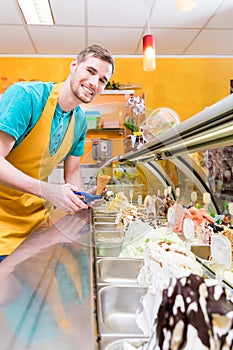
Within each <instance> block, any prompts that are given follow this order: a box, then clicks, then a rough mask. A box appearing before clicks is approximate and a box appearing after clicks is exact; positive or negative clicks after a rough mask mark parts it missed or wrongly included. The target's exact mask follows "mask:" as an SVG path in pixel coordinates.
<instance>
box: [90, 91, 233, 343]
mask: <svg viewBox="0 0 233 350" xmlns="http://www.w3.org/2000/svg"><path fill="white" fill-rule="evenodd" d="M232 117H233V96H229V97H226V98H225V99H223V100H221V101H219V102H218V103H216V104H214V105H213V106H211V107H209V108H206V109H205V110H203V111H201V112H200V113H198V114H197V115H195V116H193V117H192V118H190V119H189V120H187V121H186V122H184V123H181V124H179V125H177V126H175V127H174V128H172V129H169V130H168V131H165V132H164V133H161V134H159V135H158V136H157V137H155V138H154V140H151V141H149V142H147V143H145V144H140V145H139V146H138V147H137V149H134V150H133V151H131V152H128V153H127V154H124V155H120V156H119V157H118V159H117V160H116V159H115V160H114V162H115V164H114V165H113V167H112V169H113V173H114V174H115V175H116V174H117V173H118V172H119V174H120V175H121V176H122V173H124V169H127V167H129V168H130V167H132V168H133V169H136V172H137V177H136V179H135V182H134V183H133V184H131V186H132V188H131V195H130V194H129V193H128V192H127V193H126V192H124V187H123V186H122V188H121V187H120V185H119V182H118V191H117V193H116V195H115V198H114V199H113V200H112V203H111V202H110V203H107V204H106V203H104V205H103V207H99V208H96V209H94V210H93V211H92V215H93V218H92V222H93V239H94V247H95V248H94V249H95V275H96V291H97V298H96V301H97V320H98V332H99V348H100V349H101V350H116V349H117V350H125V349H130V350H133V349H140V350H152V349H153V350H155V349H156V350H157V349H158V350H162V349H193V350H195V349H211V350H214V349H221V348H224V349H232V346H233V294H232V293H233V292H232V291H233V266H232V243H233V229H232V214H233V213H232V202H233V192H232V181H233V178H232V165H233V163H232V145H233V134H232V131H233V130H232V129H233V124H232V119H233V118H232ZM225 160H226V161H227V162H225ZM116 169H117V171H116ZM119 169H121V170H119ZM138 185H140V187H139V189H138V188H137V190H136V187H134V186H138ZM218 293H219V294H218ZM217 294H218V296H217ZM220 320H221V321H220ZM220 323H221V325H220Z"/></svg>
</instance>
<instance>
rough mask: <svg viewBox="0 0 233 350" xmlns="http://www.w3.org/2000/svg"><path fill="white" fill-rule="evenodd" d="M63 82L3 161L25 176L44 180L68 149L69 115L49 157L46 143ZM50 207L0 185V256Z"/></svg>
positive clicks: (46, 215)
mask: <svg viewBox="0 0 233 350" xmlns="http://www.w3.org/2000/svg"><path fill="white" fill-rule="evenodd" d="M62 86H63V83H59V84H55V85H54V87H53V89H52V92H51V94H50V96H49V98H48V101H47V103H46V106H45V108H44V110H43V113H42V114H41V116H40V118H39V120H38V122H37V124H36V125H35V126H34V128H33V129H32V130H31V131H30V133H29V134H28V135H27V136H26V138H25V139H24V140H23V141H22V142H21V143H20V144H19V145H18V146H17V147H16V148H15V149H13V151H12V152H10V153H9V154H8V156H7V157H6V159H7V160H8V161H9V162H10V163H11V164H12V165H14V166H15V167H16V168H18V169H19V170H21V171H22V172H24V173H25V174H27V175H29V176H31V177H34V178H36V179H40V180H42V181H47V178H48V176H49V175H50V174H51V172H52V170H53V169H54V168H55V167H56V166H57V164H58V163H59V162H60V161H61V160H62V159H63V158H64V157H65V156H66V155H67V153H68V152H69V150H70V149H71V146H72V143H73V137H74V116H72V118H71V121H70V124H69V127H68V129H67V131H66V134H65V136H64V139H63V141H62V144H61V146H60V147H59V149H58V150H57V152H56V153H55V154H54V155H53V156H51V155H50V152H49V140H50V132H51V126H52V119H53V115H54V112H55V109H56V105H57V101H58V97H59V93H60V90H61V88H62ZM52 210H53V208H52V205H51V204H50V203H48V202H46V201H45V200H43V199H41V198H38V197H37V196H34V195H32V194H29V193H24V192H21V191H17V190H14V189H12V188H9V187H6V186H3V185H1V184H0V255H9V254H10V253H11V252H12V251H13V250H14V249H15V248H16V247H17V246H18V245H19V244H20V243H21V242H22V241H23V240H24V239H25V238H26V237H27V236H28V235H29V233H31V232H32V231H33V229H34V228H35V227H37V226H38V225H39V224H41V223H42V222H48V219H49V214H50V213H51V212H52Z"/></svg>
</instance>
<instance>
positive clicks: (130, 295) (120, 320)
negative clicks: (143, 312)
mask: <svg viewBox="0 0 233 350" xmlns="http://www.w3.org/2000/svg"><path fill="white" fill-rule="evenodd" d="M146 291H147V288H144V287H139V286H120V285H118V286H114V285H108V286H101V287H98V286H97V315H98V326H99V333H100V335H104V334H105V335H106V334H108V335H118V336H123V335H125V336H134V337H142V336H144V337H145V335H144V334H143V333H142V331H141V330H140V329H139V328H138V326H137V324H136V310H137V309H138V308H140V300H141V298H142V297H143V295H144V294H145V293H146Z"/></svg>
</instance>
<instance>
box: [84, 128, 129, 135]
mask: <svg viewBox="0 0 233 350" xmlns="http://www.w3.org/2000/svg"><path fill="white" fill-rule="evenodd" d="M105 131H116V132H118V133H119V134H121V135H122V134H123V132H124V129H123V128H102V129H88V130H87V132H98V133H100V132H103V133H104V132H105Z"/></svg>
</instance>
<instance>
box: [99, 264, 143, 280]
mask: <svg viewBox="0 0 233 350" xmlns="http://www.w3.org/2000/svg"><path fill="white" fill-rule="evenodd" d="M142 266H143V259H123V258H122V259H121V258H103V259H98V260H97V262H96V279H97V283H98V284H121V285H122V284H126V285H137V276H138V274H139V271H140V268H141V267H142Z"/></svg>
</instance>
